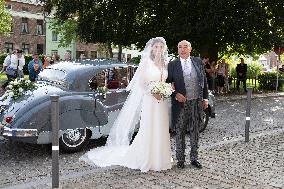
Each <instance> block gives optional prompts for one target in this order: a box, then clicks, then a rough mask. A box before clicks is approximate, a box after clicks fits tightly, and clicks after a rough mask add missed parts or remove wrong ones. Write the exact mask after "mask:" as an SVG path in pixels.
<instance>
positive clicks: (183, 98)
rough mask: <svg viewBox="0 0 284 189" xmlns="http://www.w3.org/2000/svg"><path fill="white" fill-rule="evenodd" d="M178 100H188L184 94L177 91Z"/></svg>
mask: <svg viewBox="0 0 284 189" xmlns="http://www.w3.org/2000/svg"><path fill="white" fill-rule="evenodd" d="M176 100H177V101H179V102H183V103H184V102H185V101H186V98H185V97H184V96H183V95H182V94H180V93H177V94H176Z"/></svg>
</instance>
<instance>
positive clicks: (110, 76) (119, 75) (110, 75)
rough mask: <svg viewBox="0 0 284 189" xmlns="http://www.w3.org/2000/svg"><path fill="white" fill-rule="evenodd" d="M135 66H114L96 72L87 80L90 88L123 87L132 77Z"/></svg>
mask: <svg viewBox="0 0 284 189" xmlns="http://www.w3.org/2000/svg"><path fill="white" fill-rule="evenodd" d="M136 69H137V67H133V66H127V67H114V68H109V69H106V70H104V71H102V72H100V73H98V74H96V75H95V76H94V77H93V78H92V79H90V80H89V86H90V89H91V90H93V91H96V90H98V88H102V87H106V88H107V89H108V90H116V89H125V88H126V87H127V86H128V84H129V82H130V80H131V79H132V78H133V76H134V73H135V71H136Z"/></svg>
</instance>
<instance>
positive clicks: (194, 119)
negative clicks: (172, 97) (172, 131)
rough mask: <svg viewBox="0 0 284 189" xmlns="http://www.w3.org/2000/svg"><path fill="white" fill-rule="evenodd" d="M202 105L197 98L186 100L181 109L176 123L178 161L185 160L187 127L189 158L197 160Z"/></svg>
mask: <svg viewBox="0 0 284 189" xmlns="http://www.w3.org/2000/svg"><path fill="white" fill-rule="evenodd" d="M201 113H202V106H201V101H200V100H199V99H193V100H187V101H186V102H185V103H184V106H183V108H182V109H181V111H180V113H179V116H178V119H177V123H176V157H177V160H178V162H185V147H186V144H185V135H186V132H187V128H189V136H190V146H191V151H190V160H191V161H194V160H198V147H199V146H198V142H199V126H200V124H201Z"/></svg>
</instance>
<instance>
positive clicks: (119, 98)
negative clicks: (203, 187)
mask: <svg viewBox="0 0 284 189" xmlns="http://www.w3.org/2000/svg"><path fill="white" fill-rule="evenodd" d="M136 68H137V66H135V65H133V64H125V63H119V62H115V61H111V60H94V61H85V62H81V63H71V62H60V63H58V64H55V65H52V66H49V67H48V68H46V69H44V70H43V71H42V72H41V73H40V75H39V80H38V81H37V86H38V87H37V88H36V89H35V90H33V91H32V92H29V93H26V94H24V95H23V96H21V97H20V98H18V99H17V100H15V101H12V102H9V103H6V104H5V103H4V101H3V99H2V101H0V103H1V104H0V105H1V110H0V111H1V117H0V119H1V124H0V135H2V136H4V137H5V138H8V139H11V140H14V141H21V142H27V143H37V144H49V143H51V142H52V140H51V139H52V132H51V130H52V129H51V99H50V95H53V94H57V95H59V127H60V131H59V144H60V149H61V150H63V151H67V152H75V151H78V150H81V149H82V148H83V147H84V146H85V145H86V144H87V143H88V141H89V139H97V138H100V137H104V136H107V135H108V133H109V131H110V128H111V126H112V124H113V122H114V120H115V118H116V117H117V115H118V113H119V110H120V109H121V107H122V106H123V103H124V101H125V99H126V97H127V95H128V92H127V91H126V90H125V88H126V86H127V85H128V83H129V81H130V80H131V78H132V77H133V74H134V73H135V70H136ZM209 105H210V107H209V108H208V110H206V111H205V113H204V124H205V125H204V128H205V127H206V125H207V123H208V119H209V116H210V117H214V115H215V114H214V107H215V105H214V96H213V95H210V99H209Z"/></svg>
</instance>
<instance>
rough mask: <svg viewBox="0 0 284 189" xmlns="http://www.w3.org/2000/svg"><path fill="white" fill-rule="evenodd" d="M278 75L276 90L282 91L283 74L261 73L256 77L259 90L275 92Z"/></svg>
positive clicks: (283, 83)
mask: <svg viewBox="0 0 284 189" xmlns="http://www.w3.org/2000/svg"><path fill="white" fill-rule="evenodd" d="M277 74H278V81H279V83H278V88H277V90H281V89H283V85H284V74H280V73H277V72H276V71H275V72H267V73H262V74H260V75H259V76H258V83H259V89H260V90H275V89H276V82H277Z"/></svg>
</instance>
